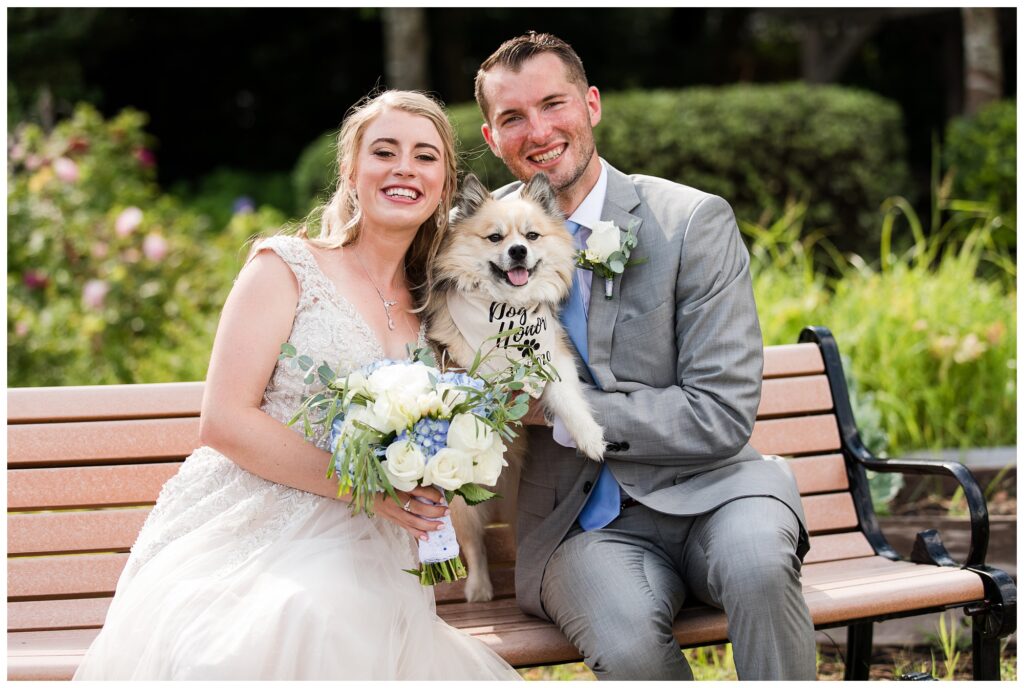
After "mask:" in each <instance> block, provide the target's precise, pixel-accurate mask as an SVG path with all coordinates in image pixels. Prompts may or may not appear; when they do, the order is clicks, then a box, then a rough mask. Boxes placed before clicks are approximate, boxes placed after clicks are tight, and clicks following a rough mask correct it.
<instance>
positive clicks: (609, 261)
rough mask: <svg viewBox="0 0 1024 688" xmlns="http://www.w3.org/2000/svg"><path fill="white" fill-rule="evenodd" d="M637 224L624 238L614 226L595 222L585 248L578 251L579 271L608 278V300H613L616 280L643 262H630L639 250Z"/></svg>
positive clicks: (577, 264)
mask: <svg viewBox="0 0 1024 688" xmlns="http://www.w3.org/2000/svg"><path fill="white" fill-rule="evenodd" d="M637 224H638V223H636V222H634V223H633V224H632V225H630V226H629V229H627V230H626V233H625V234H623V233H622V231H621V230H620V229H619V227H618V225H616V224H615V223H614V222H604V221H601V222H595V223H594V226H593V227H591V228H590V236H589V237H588V238H587V245H586V247H585V248H583V249H581V250H579V251H576V267H580V268H583V269H584V270H591V271H593V273H594V274H595V275H598V276H600V277H604V297H605V298H606V299H609V300H610V299H611V298H612V280H613V279H614V278H615V275H621V274H622V273H623V271H624V270H625V269H626V268H627V267H629V266H631V265H639V264H640V263H643V262H644V261H643V260H632V261H631V260H630V259H629V254H630V253H631V252H632V251H633V249H634V248H636V225H637Z"/></svg>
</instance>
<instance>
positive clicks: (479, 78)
mask: <svg viewBox="0 0 1024 688" xmlns="http://www.w3.org/2000/svg"><path fill="white" fill-rule="evenodd" d="M543 53H553V54H554V55H556V56H557V57H558V59H559V60H561V61H562V64H564V65H565V70H566V74H567V76H568V77H569V82H570V83H573V84H576V85H577V86H579V87H580V90H582V91H586V90H587V86H588V85H589V82H588V81H587V73H586V71H584V69H583V60H581V59H580V56H579V55H577V54H576V51H575V50H573V49H572V46H571V45H569V44H568V43H566V42H565V41H563V40H562V39H561V38H559V37H558V36H554V35H552V34H550V33H537V32H536V31H530V32H528V33H525V34H523V35H522V36H516V37H515V38H510V39H509V40H507V41H505V42H504V43H502V44H501V45H500V46H498V49H497V50H495V51H494V53H493V54H492V55H491V56H490V57H488V58H487V59H486V60H484V62H483V64H481V65H480V69H479V70H478V71H477V73H476V81H475V83H474V87H473V95H474V96H475V97H476V104H477V105H478V106H479V107H480V112H481V113H483V116H484V121H486V122H490V121H491V116H490V113H489V112H488V109H489V105H488V103H487V98H486V97H485V96H484V77H486V76H487V73H488V72H489V71H491V70H492V69H494V68H495V67H502V68H504V69H508V70H510V71H512V72H519V70H520V69H521V68H522V66H523V63H524V62H526V61H527V60H529V59H530V58H531V57H534V56H536V55H541V54H543Z"/></svg>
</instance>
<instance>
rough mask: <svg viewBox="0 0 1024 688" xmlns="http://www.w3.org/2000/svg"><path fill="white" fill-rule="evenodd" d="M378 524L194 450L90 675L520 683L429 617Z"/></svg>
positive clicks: (149, 530) (126, 583) (147, 530)
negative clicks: (473, 680) (505, 680)
mask: <svg viewBox="0 0 1024 688" xmlns="http://www.w3.org/2000/svg"><path fill="white" fill-rule="evenodd" d="M415 557H416V555H415V545H414V543H413V541H412V539H411V538H410V537H409V536H408V534H406V533H405V532H404V531H402V530H401V529H400V528H398V527H397V526H395V525H393V524H391V523H390V522H388V521H386V520H384V519H382V518H372V519H371V518H367V517H365V516H364V515H362V514H360V515H358V516H353V515H351V514H350V513H349V511H348V508H347V506H346V505H345V504H343V503H340V502H336V501H333V500H329V499H324V498H321V497H317V496H315V495H310V494H307V493H304V492H300V491H297V490H292V489H290V488H286V487H283V486H281V485H276V484H273V483H268V482H267V481H264V480H262V479H260V478H257V477H256V476H253V475H252V474H250V473H247V472H246V471H243V470H242V469H240V468H238V467H237V466H235V465H234V464H233V463H231V462H230V461H229V460H228V459H226V458H224V457H223V456H221V455H219V454H217V453H216V452H214V451H213V450H212V449H208V448H203V449H200V450H198V451H197V452H196V454H194V455H193V456H192V457H190V458H189V459H188V461H186V463H185V466H183V468H182V470H181V472H180V473H179V475H178V476H176V477H175V478H173V479H172V481H170V482H169V483H168V486H167V487H166V488H165V490H164V491H163V492H162V493H161V496H160V500H159V501H158V506H157V507H156V508H155V509H154V511H153V513H152V514H151V515H150V517H149V519H148V520H147V523H146V526H145V527H144V528H143V532H142V533H141V534H140V537H139V541H138V542H137V544H136V547H135V548H133V553H132V556H131V558H130V560H129V564H128V566H127V567H126V569H125V572H124V573H123V574H122V577H121V579H120V580H119V581H118V586H117V591H116V593H115V596H114V600H113V602H112V604H111V607H110V610H109V612H108V614H107V619H106V622H105V624H104V627H103V630H102V631H101V632H100V634H99V636H98V637H97V638H96V640H95V642H94V643H93V645H92V646H91V647H90V649H89V651H88V652H87V654H86V656H85V658H84V660H83V662H82V664H81V665H80V667H79V669H78V671H77V673H76V674H75V679H76V680H82V679H86V680H95V679H135V680H139V679H196V680H225V679H250V680H252V679H256V680H258V679H321V680H339V679H340V680H356V679H399V680H401V679H424V680H432V679H433V680H440V679H449V680H451V679H478V680H484V679H518V678H519V676H518V674H517V673H516V671H515V670H514V669H512V668H511V667H510V666H509V665H508V664H507V663H505V661H504V660H502V659H501V658H500V657H499V656H498V655H496V654H495V653H494V652H493V651H491V650H490V649H489V648H488V647H487V646H486V645H484V644H483V643H482V642H480V641H478V640H476V639H474V638H470V637H469V636H467V635H464V634H462V633H461V632H459V631H457V630H455V629H453V628H452V627H450V626H448V625H447V624H446V623H445V622H444V621H442V620H441V619H440V618H438V617H437V615H436V613H435V607H434V598H433V590H432V589H431V588H425V587H423V586H421V585H420V584H419V582H418V581H417V579H416V578H415V577H414V576H412V575H410V574H408V573H405V572H404V571H403V569H408V568H413V567H414V566H415V563H416V559H415Z"/></svg>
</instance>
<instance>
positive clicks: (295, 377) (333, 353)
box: [258, 236, 425, 448]
mask: <svg viewBox="0 0 1024 688" xmlns="http://www.w3.org/2000/svg"><path fill="white" fill-rule="evenodd" d="M258 249H259V250H268V249H269V250H272V251H274V252H275V253H276V254H277V255H279V256H280V257H281V259H282V260H284V262H285V263H287V264H288V266H289V267H290V268H291V269H292V272H294V273H295V278H296V280H298V283H299V303H298V305H297V306H296V308H295V321H294V322H293V324H292V331H291V334H290V335H289V336H288V343H289V344H291V345H292V346H294V347H295V348H296V350H297V351H298V352H299V354H300V355H301V354H305V355H307V356H309V357H311V358H312V359H313V360H314V361H316V363H317V364H318V365H319V364H320V363H321V362H327V364H328V365H330V366H331V368H332V369H333V370H334V371H335V372H337V373H338V374H339V375H343V374H345V373H348V372H349V371H351V370H354V369H356V368H359V367H362V366H365V365H367V364H369V363H372V362H373V361H377V360H380V359H382V358H384V357H385V356H384V350H383V349H382V348H381V345H380V343H379V342H378V341H377V339H376V336H375V335H374V333H373V330H371V329H370V326H369V325H368V324H367V323H366V321H365V320H364V319H363V317H362V315H360V314H359V311H357V310H356V308H355V307H354V306H353V305H352V304H351V303H350V302H349V301H348V300H346V299H345V298H344V297H342V296H341V295H340V294H338V291H337V289H335V288H334V284H333V283H332V282H331V281H330V280H329V279H328V278H327V276H326V275H324V273H323V272H322V271H321V270H320V266H319V265H317V262H316V260H315V259H314V258H313V254H312V252H311V251H310V250H309V247H308V246H307V245H306V243H305V242H304V241H303V240H302V239H299V238H298V237H289V236H275V237H272V238H270V239H268V240H267V241H265V242H263V243H262V244H260V245H259V247H258ZM424 341H425V340H424V328H423V327H421V328H420V335H419V342H418V346H424ZM309 391H310V389H309V387H307V386H306V385H304V384H303V379H302V375H301V374H300V372H299V371H298V370H297V369H296V368H294V367H293V366H291V365H288V364H287V362H278V364H277V366H276V367H275V368H274V373H273V375H271V377H270V383H269V384H268V385H267V389H266V391H264V393H263V403H262V404H261V406H260V408H262V409H263V410H264V411H265V412H266V413H268V414H270V415H271V416H273V417H274V418H276V419H277V420H279V421H281V422H282V423H287V422H288V420H289V419H290V418H291V417H292V415H293V414H294V413H295V411H296V409H298V407H299V403H300V402H301V401H302V397H304V396H305V395H306V394H308V393H309ZM295 429H296V430H297V431H298V432H302V428H301V427H300V426H299V425H298V424H296V426H295ZM317 445H318V446H320V447H321V448H325V447H326V438H325V437H323V436H321V435H318V436H317Z"/></svg>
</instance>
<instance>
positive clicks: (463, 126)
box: [451, 83, 908, 253]
mask: <svg viewBox="0 0 1024 688" xmlns="http://www.w3.org/2000/svg"><path fill="white" fill-rule="evenodd" d="M601 102H602V106H603V115H602V119H601V123H600V124H599V125H598V126H597V128H596V129H595V130H594V133H595V138H596V140H597V149H598V151H599V152H600V153H601V155H602V157H604V158H605V159H606V160H608V162H610V163H611V164H612V165H614V166H615V167H617V168H619V169H621V170H623V171H624V172H629V173H638V174H650V175H654V176H658V177H664V178H666V179H671V180H674V181H678V182H680V183H683V184H687V185H689V186H694V187H697V188H699V189H701V190H703V191H707V192H710V193H714V194H718V195H720V196H722V197H723V198H725V199H727V200H728V201H729V202H730V203H731V204H732V205H733V208H734V210H735V211H736V214H737V216H738V217H741V218H743V219H745V220H749V221H752V222H758V221H762V222H763V221H765V220H766V219H767V217H776V216H778V215H779V214H780V213H781V212H782V210H783V206H784V204H785V200H786V199H787V198H792V199H795V200H802V201H804V202H805V203H806V205H807V220H808V223H809V224H810V225H812V226H814V227H816V228H825V229H826V230H827V231H829V233H830V234H833V235H834V243H835V244H836V245H837V246H839V247H840V248H841V249H843V250H856V251H858V252H861V253H865V252H868V251H870V250H873V249H874V248H875V247H876V246H877V242H878V224H877V222H876V220H875V218H876V216H877V209H878V207H879V206H880V205H881V203H882V202H883V201H884V200H885V199H886V198H887V197H889V196H891V195H893V194H894V193H900V194H906V193H907V192H908V172H907V166H906V163H905V160H904V152H905V149H906V144H905V139H904V135H903V132H902V116H901V113H900V110H899V107H898V106H897V105H896V104H895V103H893V102H892V101H889V100H886V99H884V98H881V97H879V96H877V95H873V94H871V93H867V92H865V91H859V90H854V89H849V88H841V87H837V86H810V85H806V84H797V83H794V84H778V85H751V84H743V85H738V86H728V87H721V88H709V87H700V88H687V89H682V90H675V91H667V90H659V91H628V92H622V93H608V94H605V95H604V96H603V97H602V99H601ZM451 112H452V119H453V120H454V122H455V123H456V126H457V127H458V132H459V136H460V138H461V142H462V151H463V152H464V157H465V163H466V165H467V167H469V168H470V169H471V170H473V171H474V172H476V173H477V175H478V176H480V178H481V179H483V180H484V182H485V183H486V184H487V185H488V186H490V187H492V188H493V187H496V186H499V185H501V184H503V183H506V182H508V181H510V180H511V177H510V175H509V174H508V172H507V171H506V170H505V168H504V165H503V164H502V163H501V161H500V160H498V159H497V158H496V157H495V156H494V155H492V154H491V153H490V151H489V150H487V147H486V144H485V142H484V140H483V136H482V134H481V133H480V122H481V117H480V113H479V111H478V110H477V108H476V105H475V104H468V105H460V106H457V107H454V108H452V111H451Z"/></svg>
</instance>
